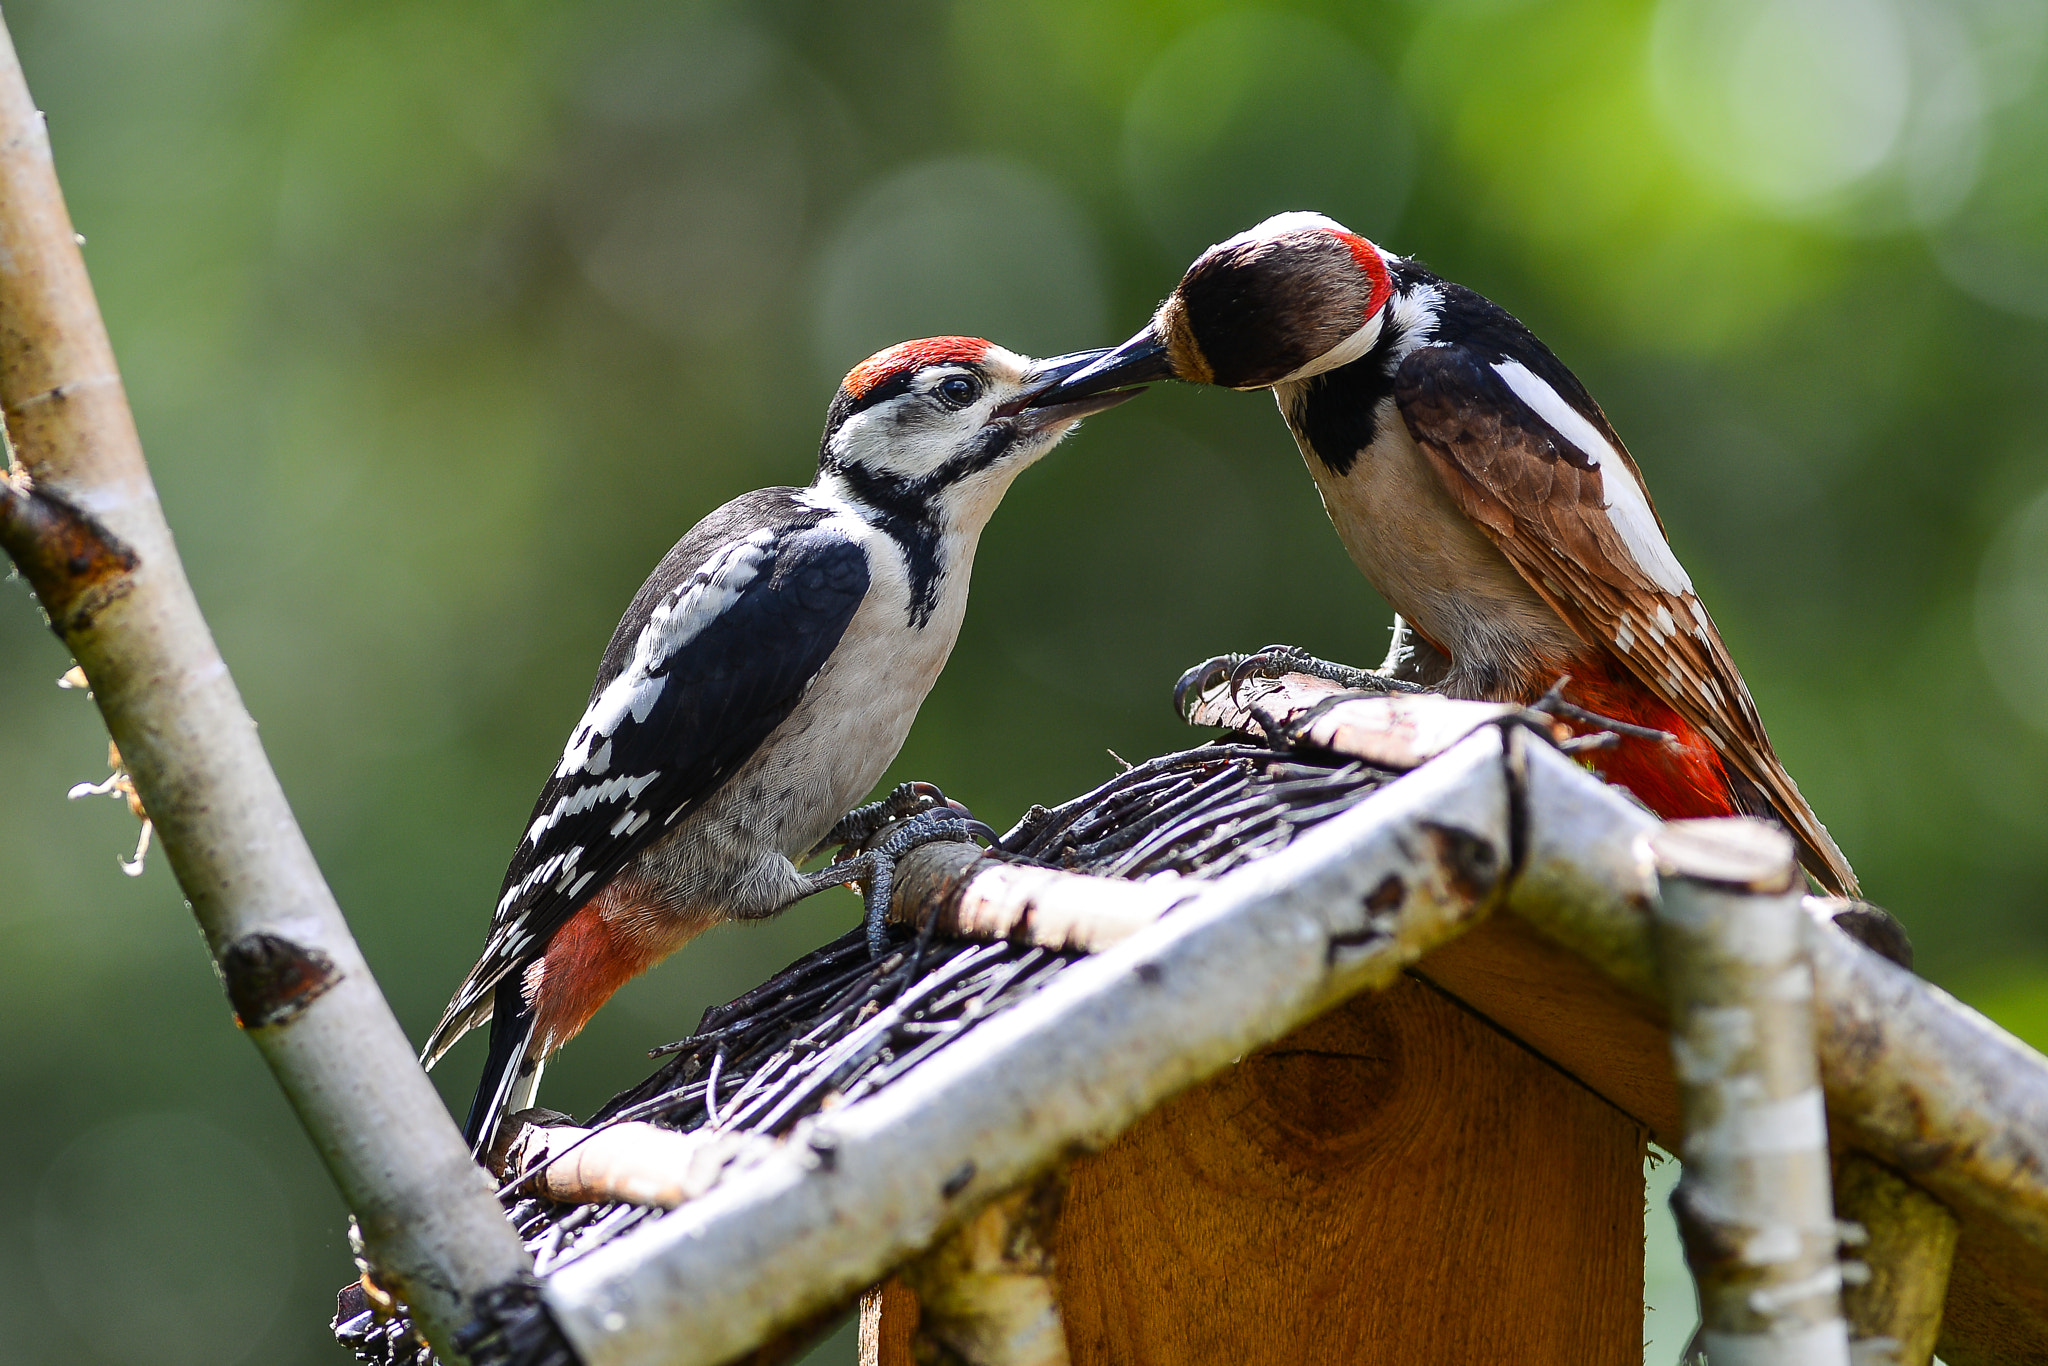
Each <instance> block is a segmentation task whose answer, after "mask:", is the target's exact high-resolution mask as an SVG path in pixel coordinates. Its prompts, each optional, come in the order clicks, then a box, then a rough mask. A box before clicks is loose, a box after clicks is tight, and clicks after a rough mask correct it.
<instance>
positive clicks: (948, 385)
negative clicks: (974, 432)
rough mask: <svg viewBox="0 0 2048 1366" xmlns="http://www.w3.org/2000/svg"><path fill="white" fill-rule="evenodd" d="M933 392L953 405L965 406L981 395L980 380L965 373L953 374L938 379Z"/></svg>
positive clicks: (956, 406)
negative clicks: (947, 377) (946, 377)
mask: <svg viewBox="0 0 2048 1366" xmlns="http://www.w3.org/2000/svg"><path fill="white" fill-rule="evenodd" d="M933 392H934V393H936V394H937V395H938V396H939V397H940V398H942V399H944V400H945V401H946V402H947V403H949V404H951V405H952V406H953V407H955V408H965V407H966V406H967V405H968V404H970V403H972V402H974V400H976V399H978V398H980V397H981V381H979V380H977V379H973V378H971V377H969V376H967V375H954V376H952V377H951V378H949V379H942V380H940V381H939V384H938V388H936V389H934V390H933Z"/></svg>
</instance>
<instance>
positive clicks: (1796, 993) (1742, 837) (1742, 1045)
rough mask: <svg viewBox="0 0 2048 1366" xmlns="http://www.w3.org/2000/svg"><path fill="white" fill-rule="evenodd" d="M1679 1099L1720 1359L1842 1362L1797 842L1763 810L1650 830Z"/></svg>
mask: <svg viewBox="0 0 2048 1366" xmlns="http://www.w3.org/2000/svg"><path fill="white" fill-rule="evenodd" d="M1650 843H1651V848H1652V850H1653V851H1654V854H1655V857H1656V860H1657V865H1658V873H1659V883H1660V890H1661V899H1660V904H1659V908H1658V910H1657V917H1656V926H1657V944H1658V948H1659V950H1660V951H1661V954H1660V956H1661V958H1662V964H1663V978H1664V983H1665V991H1666V994H1667V998H1668V1000H1669V1002H1670V1009H1671V1022H1672V1023H1671V1055H1672V1062H1673V1066H1674V1067H1675V1069H1676V1071H1677V1074H1678V1083H1679V1092H1680V1095H1681V1097H1682V1099H1683V1102H1684V1110H1685V1140H1684V1146H1683V1153H1682V1155H1683V1158H1684V1161H1685V1174H1684V1176H1683V1177H1681V1178H1680V1180H1679V1183H1678V1189H1677V1190H1675V1191H1674V1192H1672V1196H1671V1206H1672V1209H1673V1211H1674V1212H1675V1213H1676V1214H1677V1215H1678V1227H1679V1232H1680V1233H1681V1234H1682V1235H1683V1237H1684V1240H1685V1259H1686V1262H1687V1264H1688V1265H1689V1266H1690V1267H1691V1268H1692V1273H1693V1278H1694V1280H1695V1281H1696V1282H1697V1283H1698V1285H1699V1292H1700V1318H1701V1327H1702V1334H1701V1336H1702V1339H1703V1341H1704V1344H1705V1347H1706V1352H1707V1360H1708V1361H1710V1362H1712V1363H1714V1366H1848V1363H1849V1335H1848V1325H1847V1323H1846V1322H1845V1321H1844V1319H1843V1317H1842V1299H1841V1289H1842V1271H1841V1266H1840V1264H1839V1262H1838V1261H1837V1259H1836V1245H1837V1241H1838V1235H1837V1232H1836V1228H1835V1212H1834V1201H1833V1196H1832V1193H1831V1188H1830V1181H1829V1165H1828V1134H1827V1106H1826V1102H1825V1100H1824V1099H1823V1097H1822V1094H1821V1087H1820V1074H1819V1067H1818V1065H1817V1063H1816V1061H1815V1058H1814V1047H1813V995H1814V980H1813V969H1812V967H1811V966H1810V964H1809V963H1808V961H1807V956H1806V951H1805V947H1804V943H1803V935H1802V928H1803V925H1802V922H1803V920H1804V916H1803V914H1802V912H1801V910H1800V906H1799V893H1800V887H1801V885H1802V883H1803V879H1802V878H1801V876H1800V874H1799V867H1798V864H1797V862H1796V861H1795V860H1794V858H1793V853H1792V841H1791V840H1790V839H1789V838H1788V837H1787V836H1786V835H1785V834H1784V833H1783V832H1781V831H1779V830H1777V829H1774V828H1773V827H1771V826H1768V825H1765V824H1764V823H1763V822H1761V821H1749V820H1717V821H1678V822H1674V823H1672V824H1670V825H1667V826H1665V827H1664V828H1663V829H1662V830H1660V831H1658V832H1657V834H1656V835H1654V836H1653V837H1652V838H1651V841H1650Z"/></svg>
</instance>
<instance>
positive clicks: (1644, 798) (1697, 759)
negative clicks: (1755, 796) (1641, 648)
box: [1564, 663, 1741, 821]
mask: <svg viewBox="0 0 2048 1366" xmlns="http://www.w3.org/2000/svg"><path fill="white" fill-rule="evenodd" d="M1571 676H1572V681H1571V682H1570V683H1568V684H1566V685H1565V689H1564V696H1565V700H1566V701H1568V702H1572V703H1575V704H1577V705H1578V706H1581V707H1584V708H1585V709H1586V710H1587V711H1591V712H1598V713H1599V714H1600V715H1602V716H1611V717H1613V718H1614V719H1615V720H1617V721H1627V722H1630V723H1632V724H1634V725H1638V726H1649V727H1651V728H1653V729H1656V730H1662V731H1669V732H1670V733H1671V734H1673V735H1676V736H1677V737H1678V743H1677V744H1675V745H1671V744H1661V743H1659V742H1658V741H1655V740H1638V739H1634V738H1631V737H1629V736H1623V737H1622V740H1621V743H1620V744H1618V745H1616V746H1615V747H1614V748H1612V749H1602V750H1594V751H1592V752H1591V753H1589V754H1587V755H1586V759H1587V761H1588V762H1589V763H1590V764H1591V765H1592V767H1593V771H1594V772H1595V773H1598V774H1599V775H1600V776H1601V777H1602V778H1605V779H1606V780H1607V781H1608V782H1610V783H1613V784H1614V785H1615V786H1616V787H1625V788H1627V789H1628V790H1629V791H1630V792H1633V793H1634V794H1635V795H1636V799H1637V800H1638V801H1640V802H1642V804H1643V805H1644V806H1647V807H1649V808H1650V810H1652V811H1654V812H1656V813H1657V814H1658V815H1659V816H1661V817H1663V818H1664V819H1665V820H1667V821H1676V820H1689V819H1692V818H1694V817H1699V816H1734V815H1739V814H1741V813H1740V812H1738V811H1737V810H1736V807H1735V802H1734V800H1733V798H1732V797H1731V796H1730V794H1729V791H1728V777H1727V774H1726V772H1725V771H1724V770H1723V768H1722V766H1721V756H1720V755H1719V754H1717V753H1715V751H1714V747H1713V746H1712V745H1710V744H1708V743H1707V739H1706V737H1705V736H1703V735H1701V734H1700V733H1699V732H1698V731H1697V730H1694V729H1693V728H1692V726H1691V725H1690V724H1688V723H1687V721H1686V720H1685V718H1684V717H1682V716H1680V715H1679V714H1678V713H1677V712H1676V711H1675V710H1673V709H1672V708H1671V707H1670V706H1669V705H1667V704H1666V703H1665V702H1664V700H1663V699H1662V698H1660V697H1658V696H1657V695H1656V694H1655V693H1653V692H1651V691H1650V690H1649V689H1648V688H1646V687H1644V686H1643V684H1642V683H1641V682H1640V681H1639V680H1638V679H1637V678H1636V676H1635V675H1634V674H1631V673H1629V672H1628V671H1627V670H1625V669H1619V668H1614V667H1612V666H1608V665H1605V664H1604V663H1584V664H1582V665H1581V666H1576V667H1574V668H1573V669H1572V670H1571ZM1592 729H1593V728H1592V727H1590V726H1582V727H1580V730H1581V731H1585V732H1590V731H1591V730H1592Z"/></svg>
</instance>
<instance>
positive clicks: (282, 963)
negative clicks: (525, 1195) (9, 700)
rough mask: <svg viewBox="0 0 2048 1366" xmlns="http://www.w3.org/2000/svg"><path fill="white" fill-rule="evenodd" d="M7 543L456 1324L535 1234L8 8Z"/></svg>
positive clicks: (514, 1276) (1, 527) (328, 1128)
mask: <svg viewBox="0 0 2048 1366" xmlns="http://www.w3.org/2000/svg"><path fill="white" fill-rule="evenodd" d="M0 409H4V412H5V417H6V428H7V435H8V437H9V438H10V441H11V444H12V448H13V452H14V455H15V458H16V463H15V464H14V465H13V466H12V467H11V468H9V469H8V470H7V471H6V472H5V473H4V474H0V547H4V548H5V549H6V551H7V553H8V554H9V555H10V556H11V557H12V558H13V560H14V562H15V563H16V565H18V566H19V567H20V569H21V571H22V573H23V575H24V576H25V577H26V578H27V579H28V581H29V583H30V585H31V586H32V587H33V588H34V589H35V591H36V594H37V596H38V597H39V598H40V599H41V600H42V603H43V606H44V609H45V610H46V611H47V612H48V613H49V616H50V624H51V627H52V629H54V630H55V631H56V633H57V635H58V636H59V637H60V638H61V639H62V640H63V641H64V643H65V645H66V646H67V647H68V648H69V649H70V651H71V653H72V655H73V656H74V657H75V658H76V659H77V660H78V663H79V665H80V666H81V667H82V668H83V669H84V670H85V674H86V677H87V678H88V679H89V680H90V681H91V683H92V689H93V697H94V699H95V700H96V701H97V703H98V705H99V708H100V712H101V714H102V716H103V717H104V718H105V720H106V723H107V729H108V730H109V731H110V732H111V733H112V735H113V737H114V740H115V741H116V743H117V744H118V745H119V747H120V751H121V754H122V757H123V759H124V760H125V761H126V763H127V766H128V770H129V772H130V773H131V774H132V775H133V777H134V780H135V786H136V790H137V792H138V794H139V795H140V797H141V799H142V801H143V803H144V805H145V806H147V808H148V810H149V815H150V817H151V819H152V820H153V821H154V822H155V824H156V828H157V830H158V832H159V834H160V836H161V838H162V840H163V845H164V851H165V853H166V855H167V856H168V857H169V859H170V861H171V867H172V869H173V871H174V872H175V873H176V874H177V877H178V882H179V885H180V886H181V887H182V888H183V889H184V891H185V895H186V896H187V897H188V898H189V899H190V901H191V904H192V910H193V914H194V915H195V916H197V917H198V920H199V924H200V928H201V929H202V930H203V931H204V932H205V935H206V941H207V945H208V947H209V948H210V949H211V950H212V952H213V955H214V960H215V962H216V963H217V964H218V966H219V969H220V973H221V977H222V980H223V982H224V983H225V985H226V988H227V993H228V997H229V1000H230V1001H231V1002H232V1003H233V1005H234V1008H235V1012H236V1015H237V1018H238V1021H239V1023H240V1024H241V1025H242V1027H243V1028H244V1029H245V1030H246V1031H247V1033H248V1035H249V1038H250V1041H251V1042H253V1043H254V1044H255V1045H256V1047H257V1049H258V1051H260V1052H261V1053H262V1054H263V1057H264V1060H265V1061H266V1062H268V1063H269V1064H270V1066H271V1070H272V1071H273V1072H274V1073H275V1074H276V1076H277V1079H278V1083H279V1085H281V1086H282V1087H283V1088H284V1091H285V1094H286V1095H287V1097H289V1099H290V1100H291V1103H292V1105H293V1107H294V1109H296V1110H297V1112H298V1115H299V1119H300V1121H301V1122H302V1123H303V1124H304V1125H305V1127H306V1131H307V1134H308V1135H309V1136H310V1137H311V1138H312V1140H313V1143H314V1146H315V1147H316V1148H317V1149H318V1150H319V1152H320V1155H321V1157H322V1159H323V1160H324V1161H325V1162H326V1163H327V1168H328V1171H329V1173H330V1174H331V1175H332V1176H333V1178H334V1181H335V1184H336V1185H338V1186H339V1187H340V1188H341V1192H342V1195H343V1197H344V1198H345V1199H346V1200H347V1201H348V1204H349V1206H350V1208H351V1209H353V1210H354V1211H355V1213H356V1216H357V1218H358V1219H359V1220H360V1222H361V1226H362V1231H363V1236H364V1239H365V1242H366V1245H367V1248H368V1251H369V1255H370V1257H371V1258H372V1259H373V1261H374V1262H375V1264H376V1265H377V1267H378V1269H379V1274H380V1277H382V1278H385V1279H386V1280H388V1283H389V1285H390V1287H391V1288H392V1289H393V1290H395V1291H396V1292H397V1293H398V1294H399V1295H401V1296H402V1297H403V1298H404V1299H405V1300H406V1301H407V1302H408V1303H409V1304H410V1305H411V1307H412V1308H413V1309H414V1310H415V1311H416V1312H417V1313H418V1314H419V1316H420V1318H421V1320H422V1322H423V1325H424V1326H425V1328H426V1331H427V1333H428V1335H429V1336H430V1337H432V1339H433V1340H434V1341H435V1342H436V1343H437V1344H443V1345H444V1350H446V1346H447V1345H451V1344H453V1342H454V1340H455V1330H457V1329H458V1328H460V1327H462V1326H463V1325H465V1324H466V1323H468V1322H469V1320H470V1319H471V1318H472V1317H473V1316H474V1311H475V1306H476V1304H477V1302H478V1300H479V1298H480V1297H483V1296H486V1295H487V1294H490V1293H491V1292H502V1291H503V1290H504V1289H505V1287H507V1286H511V1285H514V1284H516V1283H518V1282H519V1280H520V1278H521V1277H522V1276H523V1274H524V1273H525V1271H526V1269H527V1267H528V1265H529V1264H528V1261H527V1258H526V1254H525V1251H524V1249H523V1248H522V1247H521V1245H520V1243H519V1241H518V1239H517V1237H516V1236H515V1235H514V1234H513V1232H512V1230H511V1229H510V1227H509V1226H508V1225H507V1224H506V1222H505V1219H504V1217H503V1214H502V1212H501V1211H500V1209H499V1207H498V1205H497V1202H496V1201H495V1200H494V1199H493V1198H492V1192H491V1186H490V1182H489V1180H488V1179H487V1178H486V1177H485V1176H484V1174H483V1173H482V1172H481V1171H480V1170H479V1169H478V1168H477V1167H476V1166H475V1165H474V1164H473V1163H472V1162H471V1161H470V1158H469V1154H468V1152H467V1151H466V1150H465V1149H464V1147H463V1144H462V1141H461V1137H460V1135H459V1134H458V1133H457V1132H456V1129H455V1126H454V1124H453V1123H452V1122H451V1121H450V1119H449V1118H448V1115H447V1112H446V1110H444V1109H443V1108H442V1105H441V1102H440V1098H439V1097H438V1096H437V1095H436V1093H435V1092H434V1090H433V1087H432V1086H431V1084H430V1083H429V1082H428V1081H427V1079H426V1076H425V1075H424V1074H423V1073H422V1072H421V1071H420V1070H419V1068H418V1066H417V1065H416V1064H415V1063H414V1061H413V1057H412V1049H411V1046H410V1045H409V1044H408V1043H407V1041H406V1038H405V1035H404V1033H403V1031H402V1030H401V1029H400V1028H399V1026H398V1021H397V1020H396V1019H395V1018H394V1017H393V1016H392V1014H391V1010H390V1008H389V1006H387V1005H386V1004H385V1001H384V997H383V995H382V993H381V992H379V991H378V989H377V984H376V982H375V981H374V980H373V979H372V977H371V976H370V969H369V965H368V964H367V963H366V962H365V961H364V960H363V956H362V953H361V951H360V950H358V948H357V947H356V943H355V940H354V939H353V937H351V935H350V934H349V930H348V925H347V923H346V922H345V921H344V920H343V919H342V915H341V910H340V908H339V907H338V906H336V904H335V901H334V897H333V894H332V893H331V892H330V891H329V890H328V888H327V884H326V882H325V881H324V880H323V879H322V878H321V876H320V870H319V868H318V867H317V866H316V865H315V864H314V861H313V855H312V851H311V850H310V849H308V848H307V846H306V841H305V837H304V836H303V835H302V834H301V833H300V831H299V827H298V824H297V822H296V821H295V820H294V819H293V817H292V813H291V808H290V807H289V806H288V805H287V804H286V801H285V797H284V792H283V790H282V789H281V788H280V787H279V785H278V782H277V778H276V775H275V774H274V773H272V771H271V768H270V763H269V760H268V759H267V758H266V757H265V755H264V753H263V747H262V745H261V744H260V743H259V742H258V740H257V738H256V726H255V723H254V722H253V721H252V720H251V719H250V718H249V715H248V713H247V711H246V710H244V708H243V706H242V701H241V697H240V696H239V694H238V693H237V692H236V690H235V685H234V682H233V680H232V679H231V678H229V676H228V671H227V666H226V664H225V663H223V662H222V660H221V657H220V654H219V652H218V651H217V650H216V649H215V646H214V642H213V637H212V634H211V633H210V632H209V631H208V629H207V626H206V621H205V619H204V618H203V617H202V616H201V615H200V611H199V604H198V602H197V601H196V600H195V599H194V597H193V595H192V589H191V586H190V584H188V583H187V582H186V579H185V573H184V569H183V566H182V565H181V564H180V563H179V560H178V555H177V551H176V549H175V548H174V546H173V545H172V541H171V531H170V527H169V526H168V525H167V524H166V523H165V521H164V516H163V510H162V508H161V507H160V506H159V504H158V502H157V496H156V489H155V487H154V485H153V484H152V482H151V480H150V475H149V469H148V467H147V466H146V465H145V464H144V462H143V458H142V446H141V443H140V441H139V440H138V438H137V436H136V432H135V423H134V419H133V417H132V416H131V415H130V413H129V410H128V401H127V397H126V395H125V394H124V392H123V391H122V388H121V381H120V375H119V372H118V370H117V369H116V367H115V364H114V355H113V349H112V347H111V346H110V345H109V343H108V340H107V333H106V328H105V325H104V324H103V323H102V322H101V319H100V314H99V306H98V304H97V302H96V301H95V300H94V298H93V292H92V285H91V282H90V281H89V280H88V279H87V278H86V273H85V263H84V260H83V258H82V257H81V256H80V255H79V251H78V245H77V239H76V238H75V236H74V235H73V233H72V229H71V221H70V216H69V214H68V212H67V211H66V209H65V207H64V200H63V196H62V193H61V192H60V191H59V189H58V186H57V177H56V171H55V168H54V166H53V165H52V162H51V158H50V144H49V139H48V137H47V136H46V134H45V131H44V128H43V119H42V115H41V114H40V113H39V112H38V111H37V110H36V108H35V105H34V103H33V102H32V101H31V99H30V97H29V92H28V87H27V84H26V83H25V81H24V79H23V77H22V72H21V66H20V64H19V62H18V60H17V58H16V56H15V52H14V47H13V43H12V40H11V38H9V36H8V34H7V31H6V29H5V27H4V24H0Z"/></svg>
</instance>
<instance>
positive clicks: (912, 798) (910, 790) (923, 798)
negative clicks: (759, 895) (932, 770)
mask: <svg viewBox="0 0 2048 1366" xmlns="http://www.w3.org/2000/svg"><path fill="white" fill-rule="evenodd" d="M941 806H951V807H955V808H957V809H959V810H960V811H962V812H965V811H966V810H967V808H966V807H964V806H961V805H960V804H959V803H958V802H955V801H952V800H950V799H949V798H948V797H947V796H946V794H945V793H944V792H941V791H940V790H939V788H938V786H937V784H935V783H921V782H907V783H898V784H897V785H896V789H895V790H894V791H892V792H891V793H890V794H889V795H888V796H886V797H884V798H882V799H881V800H880V801H873V802H869V803H868V804H867V805H866V806H856V807H855V808H854V809H853V810H851V811H849V812H847V813H846V814H845V815H843V816H841V817H840V818H839V821H838V823H837V824H835V825H834V826H833V827H832V828H831V829H830V830H829V831H827V832H826V834H825V837H824V838H823V839H821V840H819V841H818V842H817V843H816V844H814V845H812V846H811V851H810V852H809V853H807V854H805V855H804V856H803V859H802V861H803V862H805V863H808V862H810V861H811V860H812V859H814V858H816V857H817V856H818V855H820V854H822V853H824V852H825V851H826V850H827V849H858V848H860V847H861V846H863V845H865V844H866V843H867V842H868V841H869V840H871V839H873V838H874V837H875V836H876V835H878V834H880V833H881V832H882V831H884V830H886V829H888V828H889V826H890V825H892V824H894V823H895V822H897V821H900V820H902V819H903V818H904V817H906V816H915V815H918V814H919V813H921V812H925V811H930V810H933V809H935V808H938V807H941Z"/></svg>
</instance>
